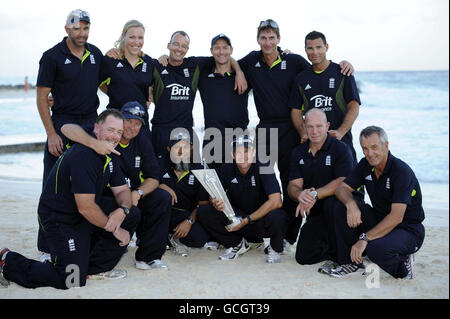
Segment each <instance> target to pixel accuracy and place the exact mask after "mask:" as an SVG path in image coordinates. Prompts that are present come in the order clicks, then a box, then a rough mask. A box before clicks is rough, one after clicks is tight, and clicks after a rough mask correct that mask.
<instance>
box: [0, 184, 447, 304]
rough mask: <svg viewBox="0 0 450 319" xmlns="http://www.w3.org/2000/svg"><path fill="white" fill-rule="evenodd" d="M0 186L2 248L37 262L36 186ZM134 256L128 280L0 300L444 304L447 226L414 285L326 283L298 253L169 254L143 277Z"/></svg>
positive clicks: (17, 290)
mask: <svg viewBox="0 0 450 319" xmlns="http://www.w3.org/2000/svg"><path fill="white" fill-rule="evenodd" d="M0 181H1V187H0V190H1V191H0V207H2V213H1V217H0V221H1V223H0V246H1V247H8V248H10V249H11V250H14V251H18V252H20V253H22V254H23V255H25V256H27V257H29V258H38V257H39V252H38V251H37V249H36V234H37V222H36V208H37V203H38V201H39V195H40V188H41V183H40V181H17V179H0ZM426 214H433V215H439V216H441V215H442V216H443V217H444V218H447V219H448V207H446V208H445V207H444V210H440V209H438V208H434V209H433V210H431V211H430V210H427V211H426ZM135 250H136V247H135V246H134V243H132V244H131V246H130V247H129V248H128V252H127V253H126V254H125V255H124V256H123V258H122V259H121V261H120V263H119V265H118V266H117V268H121V269H126V270H127V272H128V276H127V277H126V278H124V279H119V280H93V279H89V280H88V282H87V285H86V286H85V287H83V288H73V289H70V290H66V291H60V290H57V289H54V288H38V289H26V288H23V287H20V286H18V285H16V284H15V283H11V285H10V286H9V288H7V289H1V288H0V299H15V298H25V299H33V298H44V299H53V298H58V299H67V298H70V299H80V298H82V299H93V298H94V299H95V298H102V299H103V298H106V299H111V298H125V299H141V298H151V299H185V298H187V299H210V298H217V299H222V298H226V299H240V298H250V299H311V298H331V299H334V298H355V299H367V298H387V299H406V298H418V299H428V298H432V299H434V298H449V229H448V221H447V223H446V224H445V226H437V225H432V226H426V238H425V242H424V245H423V246H422V248H421V249H420V250H419V252H418V253H417V254H416V259H415V267H414V273H415V277H416V278H415V279H414V280H398V279H394V278H392V277H390V276H389V275H388V274H387V273H385V272H384V271H382V270H379V281H375V278H376V277H377V276H376V275H377V274H376V272H372V268H369V269H371V273H370V275H369V276H362V275H359V274H358V275H352V276H350V277H348V278H344V279H335V278H331V277H329V276H327V275H323V274H320V273H318V272H317V268H318V267H319V266H320V265H319V264H316V265H310V266H301V265H299V264H297V262H296V261H295V258H294V254H295V249H293V250H292V251H291V252H290V253H289V254H287V255H283V256H282V262H281V263H279V264H267V263H265V258H266V257H265V255H264V253H263V252H262V251H258V250H250V251H249V252H247V253H246V254H245V255H243V256H240V257H239V258H238V259H237V260H234V261H229V262H227V261H220V260H219V259H218V256H219V255H220V254H221V253H222V252H223V250H217V251H210V250H204V249H192V250H191V252H190V255H189V256H188V257H181V256H176V255H174V254H173V252H172V251H167V252H166V253H165V255H164V256H163V258H162V259H163V260H164V261H165V262H166V263H167V265H168V266H169V269H168V270H150V271H142V270H138V269H136V268H134V253H135ZM367 265H370V264H367ZM367 265H366V266H367ZM375 270H376V268H375ZM378 283H379V285H377V284H378ZM377 286H378V287H377Z"/></svg>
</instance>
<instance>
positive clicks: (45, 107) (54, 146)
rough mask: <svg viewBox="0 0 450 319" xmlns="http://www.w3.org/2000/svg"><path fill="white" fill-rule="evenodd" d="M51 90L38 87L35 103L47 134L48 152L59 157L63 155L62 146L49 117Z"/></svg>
mask: <svg viewBox="0 0 450 319" xmlns="http://www.w3.org/2000/svg"><path fill="white" fill-rule="evenodd" d="M50 91H51V88H48V87H43V86H38V87H37V89H36V103H37V108H38V112H39V116H40V117H41V120H42V124H44V128H45V132H46V133H47V140H48V151H49V152H50V154H52V155H53V156H56V157H59V156H60V155H61V154H62V153H64V145H63V142H62V139H61V137H60V136H59V135H58V134H57V133H56V130H55V127H54V126H53V121H52V117H51V115H50V107H49V104H48V95H49V93H50Z"/></svg>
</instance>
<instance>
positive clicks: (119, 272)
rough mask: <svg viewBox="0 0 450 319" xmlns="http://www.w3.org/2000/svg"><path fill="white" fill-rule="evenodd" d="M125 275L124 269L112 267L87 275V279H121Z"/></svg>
mask: <svg viewBox="0 0 450 319" xmlns="http://www.w3.org/2000/svg"><path fill="white" fill-rule="evenodd" d="M126 276H127V271H126V270H125V269H113V270H110V271H106V272H101V273H98V274H95V275H89V279H94V280H103V279H122V278H125V277H126Z"/></svg>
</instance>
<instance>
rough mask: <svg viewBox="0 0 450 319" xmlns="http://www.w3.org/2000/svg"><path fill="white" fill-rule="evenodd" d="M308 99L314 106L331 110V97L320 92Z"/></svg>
mask: <svg viewBox="0 0 450 319" xmlns="http://www.w3.org/2000/svg"><path fill="white" fill-rule="evenodd" d="M309 100H310V101H311V102H314V104H313V105H314V107H318V108H321V109H322V110H323V111H325V112H326V111H331V108H332V106H333V98H332V97H329V96H325V95H322V94H318V95H315V96H313V97H312V98H310V99H309Z"/></svg>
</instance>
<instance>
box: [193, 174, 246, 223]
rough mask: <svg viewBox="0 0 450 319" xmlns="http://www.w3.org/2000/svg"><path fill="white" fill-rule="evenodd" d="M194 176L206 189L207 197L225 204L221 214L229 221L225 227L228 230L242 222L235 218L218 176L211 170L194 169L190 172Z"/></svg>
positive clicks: (240, 219) (239, 218)
mask: <svg viewBox="0 0 450 319" xmlns="http://www.w3.org/2000/svg"><path fill="white" fill-rule="evenodd" d="M192 173H193V174H194V176H195V177H196V178H197V179H198V180H199V182H200V183H201V184H202V186H203V187H204V188H205V189H206V191H207V192H208V194H209V196H211V197H212V198H218V199H220V200H222V201H223V202H224V203H225V208H224V210H223V213H224V214H225V216H227V218H228V219H229V220H230V224H228V225H227V226H226V227H227V228H228V229H233V228H234V227H236V226H237V225H239V224H240V223H241V222H242V218H241V217H238V216H236V214H235V213H234V211H233V207H231V204H230V201H229V200H228V197H227V194H226V193H225V190H224V189H223V186H222V183H220V179H219V176H217V173H216V171H215V170H213V169H195V170H192Z"/></svg>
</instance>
